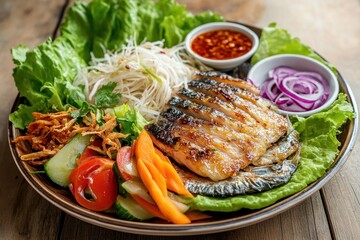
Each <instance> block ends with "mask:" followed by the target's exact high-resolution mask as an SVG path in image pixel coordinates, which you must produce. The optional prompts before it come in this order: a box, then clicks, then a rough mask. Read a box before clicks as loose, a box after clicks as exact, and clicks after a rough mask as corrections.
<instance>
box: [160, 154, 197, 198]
mask: <svg viewBox="0 0 360 240" xmlns="http://www.w3.org/2000/svg"><path fill="white" fill-rule="evenodd" d="M154 149H155V156H154V163H155V165H156V166H157V165H162V168H163V169H164V172H165V178H166V182H167V186H168V189H169V190H171V191H173V192H175V193H177V194H180V195H184V196H188V197H191V198H193V197H194V196H193V195H192V194H191V193H190V192H189V191H188V190H187V189H186V187H185V185H184V183H183V182H182V180H181V178H180V176H179V174H178V173H177V172H176V170H175V168H174V167H173V165H172V164H171V162H170V160H169V158H168V157H166V156H165V155H164V154H163V153H162V152H161V151H160V150H158V149H157V148H154ZM159 161H162V164H160V163H159Z"/></svg>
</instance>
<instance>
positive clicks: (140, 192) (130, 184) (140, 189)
mask: <svg viewBox="0 0 360 240" xmlns="http://www.w3.org/2000/svg"><path fill="white" fill-rule="evenodd" d="M121 186H122V187H123V188H124V189H125V190H126V192H128V193H129V194H131V195H137V196H139V197H141V198H142V199H144V200H145V201H147V202H149V203H151V204H155V202H154V200H153V199H152V198H151V196H150V194H149V193H148V191H147V189H146V187H145V186H144V184H143V183H141V182H138V181H132V180H128V181H126V182H124V183H123V184H121Z"/></svg>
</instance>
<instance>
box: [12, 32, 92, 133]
mask: <svg viewBox="0 0 360 240" xmlns="http://www.w3.org/2000/svg"><path fill="white" fill-rule="evenodd" d="M12 55H13V59H14V63H15V64H16V67H15V68H14V71H13V77H14V80H15V84H16V87H17V88H18V90H19V92H20V97H23V98H25V99H26V105H28V106H29V107H25V106H22V107H21V108H19V109H18V110H17V112H14V113H12V114H11V115H10V117H9V119H10V121H12V122H13V123H14V124H15V127H17V128H19V129H24V128H25V127H26V125H27V124H28V123H29V122H30V121H32V120H33V118H32V115H31V112H29V111H30V109H31V110H32V111H60V110H63V109H64V104H65V103H67V102H72V103H74V106H76V107H79V105H78V104H75V103H76V102H78V103H81V102H83V101H85V95H84V94H83V91H82V89H81V88H79V87H75V86H72V88H71V89H69V88H67V84H68V82H69V81H70V82H71V81H72V80H73V79H74V77H75V75H76V74H77V72H78V70H79V69H80V68H83V67H84V66H86V64H85V62H84V61H83V60H82V59H81V58H80V57H79V55H78V54H77V52H76V51H74V50H73V48H72V47H71V46H70V44H69V42H68V41H67V40H66V39H64V38H58V39H57V40H55V41H54V42H52V41H51V39H49V40H47V41H46V42H44V43H43V44H41V45H39V46H38V47H36V48H35V49H33V50H29V49H27V48H26V47H24V46H22V45H20V46H19V47H17V48H15V49H12ZM75 97H76V98H77V99H76V98H75ZM73 98H74V99H73ZM79 99H80V101H78V100H79ZM29 113H30V115H29V116H26V117H25V115H28V114H29ZM20 117H22V118H23V119H17V118H20Z"/></svg>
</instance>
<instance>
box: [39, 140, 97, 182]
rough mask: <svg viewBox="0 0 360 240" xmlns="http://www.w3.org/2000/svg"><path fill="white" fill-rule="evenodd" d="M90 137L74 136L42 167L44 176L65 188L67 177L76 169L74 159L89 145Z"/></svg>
mask: <svg viewBox="0 0 360 240" xmlns="http://www.w3.org/2000/svg"><path fill="white" fill-rule="evenodd" d="M90 138H91V136H90V135H86V136H82V135H81V134H77V135H75V136H74V137H73V138H72V139H71V140H70V141H69V142H68V143H67V144H66V145H65V146H64V147H63V148H62V149H61V150H60V151H59V152H57V153H56V155H55V156H53V157H52V158H51V159H50V160H49V161H47V163H46V164H45V165H44V169H45V173H46V175H47V176H48V177H49V178H50V179H51V181H53V182H54V183H56V184H58V185H60V186H62V187H67V186H68V185H69V184H70V180H69V176H70V174H71V172H72V171H73V170H74V169H75V168H76V159H77V158H78V157H79V156H80V155H81V153H82V152H83V151H84V150H85V148H86V147H87V146H88V145H89V144H90Z"/></svg>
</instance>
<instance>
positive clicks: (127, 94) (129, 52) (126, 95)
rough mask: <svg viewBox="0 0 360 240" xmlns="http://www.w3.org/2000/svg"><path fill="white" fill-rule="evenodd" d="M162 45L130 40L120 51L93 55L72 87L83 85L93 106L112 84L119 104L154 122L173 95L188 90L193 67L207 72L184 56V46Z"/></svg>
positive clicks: (197, 63)
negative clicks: (126, 105)
mask: <svg viewBox="0 0 360 240" xmlns="http://www.w3.org/2000/svg"><path fill="white" fill-rule="evenodd" d="M163 45H164V43H163V42H162V41H158V42H152V43H150V42H145V43H142V44H140V45H139V46H137V45H136V44H134V41H133V40H130V41H128V44H127V46H125V47H123V48H122V49H121V51H120V52H115V53H111V52H106V53H105V55H104V57H103V58H95V57H94V56H92V62H91V66H89V67H88V68H86V69H84V70H83V71H82V72H80V73H79V74H78V76H77V77H76V79H75V81H74V84H76V85H84V87H85V94H86V97H87V100H88V101H89V102H91V103H93V102H94V99H93V98H94V95H95V93H96V92H97V90H98V89H99V88H100V87H101V86H103V85H105V84H107V83H109V82H115V83H117V86H116V88H115V90H114V91H116V92H119V93H121V94H122V98H121V99H122V103H128V104H133V105H134V107H135V108H136V109H137V110H139V111H140V113H141V114H142V115H143V116H144V117H145V118H146V119H147V120H150V121H151V120H156V119H157V117H158V116H159V114H160V111H161V110H162V109H163V107H164V106H165V104H166V103H167V102H168V101H169V100H170V98H171V96H172V95H173V93H175V92H177V91H178V90H179V89H180V88H182V87H187V80H188V79H191V76H192V74H193V73H194V71H196V70H198V69H197V68H196V66H199V67H200V68H202V69H206V67H205V66H204V65H201V64H200V63H199V62H196V61H195V60H194V59H193V58H192V57H190V56H189V55H187V54H186V52H185V51H184V46H183V45H178V46H175V47H173V48H170V49H165V48H163Z"/></svg>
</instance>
